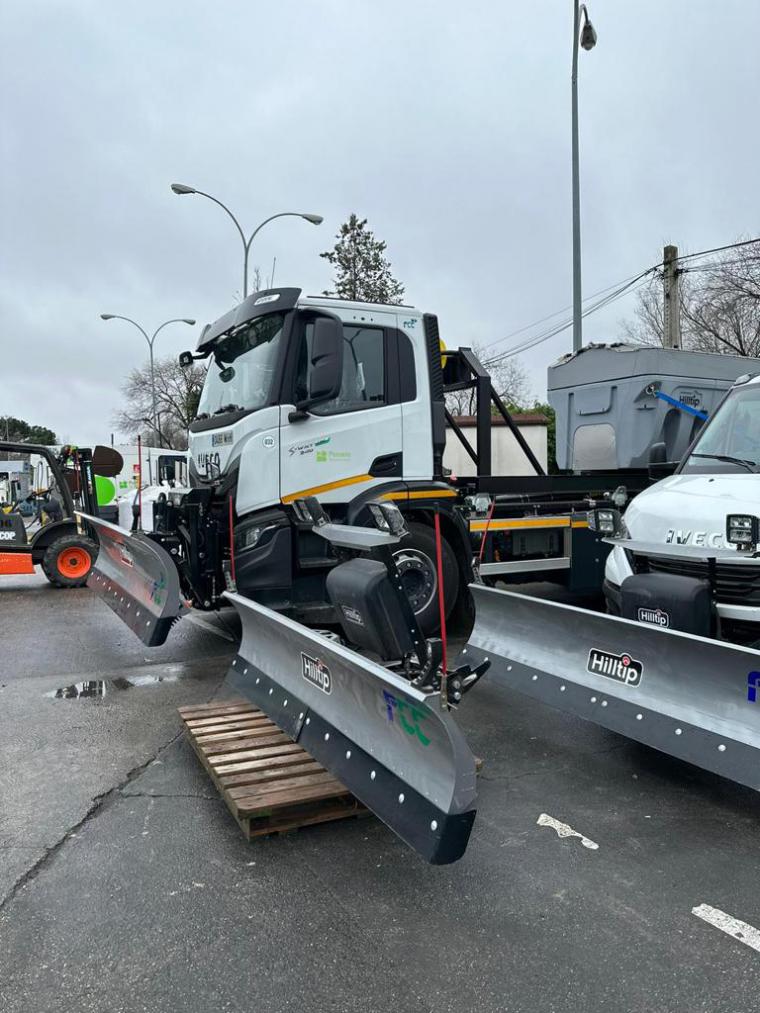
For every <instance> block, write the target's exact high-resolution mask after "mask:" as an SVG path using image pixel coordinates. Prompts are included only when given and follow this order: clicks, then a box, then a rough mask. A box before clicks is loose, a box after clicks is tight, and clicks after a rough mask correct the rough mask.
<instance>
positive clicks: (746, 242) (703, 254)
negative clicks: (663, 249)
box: [678, 239, 760, 260]
mask: <svg viewBox="0 0 760 1013" xmlns="http://www.w3.org/2000/svg"><path fill="white" fill-rule="evenodd" d="M753 243H760V239H743V240H742V241H741V242H740V243H728V245H727V246H714V247H713V248H712V250H701V251H700V252H699V253H686V254H684V256H683V257H679V258H678V259H679V260H693V259H694V258H695V257H706V256H707V255H708V254H710V253H722V252H723V251H724V250H738V249H740V247H742V246H752V244H753Z"/></svg>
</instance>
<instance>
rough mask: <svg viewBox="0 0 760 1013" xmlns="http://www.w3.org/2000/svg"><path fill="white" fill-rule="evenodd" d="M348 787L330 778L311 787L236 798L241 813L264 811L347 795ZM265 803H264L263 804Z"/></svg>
mask: <svg viewBox="0 0 760 1013" xmlns="http://www.w3.org/2000/svg"><path fill="white" fill-rule="evenodd" d="M349 794H350V792H349V790H348V788H346V787H344V786H343V785H342V784H341V783H340V781H336V780H335V779H331V780H330V781H327V782H325V783H324V784H315V785H313V787H311V788H293V789H291V790H290V791H279V792H277V791H273V792H271V793H270V794H268V795H263V796H252V797H251V798H239V799H236V802H237V807H238V811H239V812H241V813H243V812H246V813H256V812H262V811H263V812H266V811H268V810H272V809H285V808H287V807H288V806H291V805H293V804H294V803H299V802H309V801H312V802H316V801H319V800H320V799H324V798H335V797H336V796H341V795H349ZM264 803H266V804H264Z"/></svg>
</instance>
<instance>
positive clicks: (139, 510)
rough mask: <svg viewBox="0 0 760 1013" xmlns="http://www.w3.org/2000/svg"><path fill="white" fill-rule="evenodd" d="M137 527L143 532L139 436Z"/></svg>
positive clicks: (138, 438)
mask: <svg viewBox="0 0 760 1013" xmlns="http://www.w3.org/2000/svg"><path fill="white" fill-rule="evenodd" d="M137 527H138V529H139V530H142V439H141V438H140V434H139V433H138V434H137Z"/></svg>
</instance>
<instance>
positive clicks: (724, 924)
mask: <svg viewBox="0 0 760 1013" xmlns="http://www.w3.org/2000/svg"><path fill="white" fill-rule="evenodd" d="M691 913H692V914H693V915H696V916H697V918H701V919H702V921H703V922H707V923H708V924H710V925H714V926H715V928H716V929H720V930H721V932H725V933H726V935H729V936H733V937H734V939H738V940H739V942H740V943H744V944H745V945H746V946H749V947H750V948H751V949H753V950H757V952H758V953H760V929H756V928H753V926H752V925H748V924H747V923H746V922H742V921H739V919H738V918H733V917H732V916H731V915H727V914H726V912H725V911H721V910H720V908H717V907H710V905H709V904H700V905H699V906H698V907H693V908H692V909H691Z"/></svg>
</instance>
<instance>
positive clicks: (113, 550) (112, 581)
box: [77, 513, 186, 647]
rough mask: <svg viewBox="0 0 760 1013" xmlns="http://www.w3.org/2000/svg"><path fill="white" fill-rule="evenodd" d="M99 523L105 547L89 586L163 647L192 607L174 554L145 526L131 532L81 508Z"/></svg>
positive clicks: (141, 635) (149, 640)
mask: <svg viewBox="0 0 760 1013" xmlns="http://www.w3.org/2000/svg"><path fill="white" fill-rule="evenodd" d="M77 516H79V517H81V518H82V520H84V521H87V523H88V524H91V525H92V526H93V528H95V530H96V532H97V535H98V541H99V543H100V551H99V552H98V558H97V560H96V561H95V566H94V567H93V568H92V572H91V573H90V576H89V578H88V580H87V586H88V587H90V588H92V590H93V591H97V592H98V594H99V595H100V597H101V598H102V599H103V601H105V602H106V604H107V605H108V606H109V607H110V608H112V609H113V611H114V612H115V613H116V615H117V616H119V618H120V619H123V620H124V622H125V623H126V624H127V626H129V628H130V629H131V630H133V631H134V632H135V633H136V634H137V636H138V637H139V638H140V640H142V642H143V643H144V644H147V645H148V647H159V646H160V645H161V644H163V643H164V641H165V640H166V638H167V637H168V635H169V630H170V629H171V628H172V624H173V623H174V622H175V621H176V620H177V619H178V618H179V617H180V616H181V615H182V613H183V612H184V611H186V606H185V605H184V604H183V602H182V599H181V598H180V593H179V575H178V574H177V568H176V566H175V565H174V560H173V559H172V557H171V556H170V555H169V553H168V552H166V551H165V550H164V549H162V548H161V546H160V545H158V544H157V543H156V542H154V541H151V539H150V538H148V537H147V536H146V535H144V534H143V533H142V532H140V531H135V532H134V533H132V534H129V533H128V532H127V531H124V530H123V528H119V527H117V526H116V525H115V524H109V523H108V521H103V520H100V518H98V517H91V516H90V515H89V514H83V513H79V514H77Z"/></svg>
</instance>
